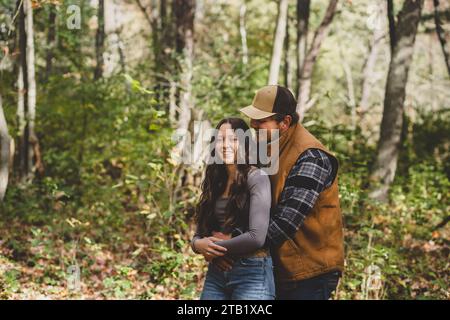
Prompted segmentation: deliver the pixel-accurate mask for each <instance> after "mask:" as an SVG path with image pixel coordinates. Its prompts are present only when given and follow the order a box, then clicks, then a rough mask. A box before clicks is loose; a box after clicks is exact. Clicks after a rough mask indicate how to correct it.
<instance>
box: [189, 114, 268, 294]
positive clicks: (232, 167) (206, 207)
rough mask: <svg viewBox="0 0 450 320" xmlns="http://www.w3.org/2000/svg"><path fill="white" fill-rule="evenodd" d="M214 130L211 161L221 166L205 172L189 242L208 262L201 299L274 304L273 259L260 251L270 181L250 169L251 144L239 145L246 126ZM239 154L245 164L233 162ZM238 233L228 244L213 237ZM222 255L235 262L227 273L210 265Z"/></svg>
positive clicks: (238, 122)
mask: <svg viewBox="0 0 450 320" xmlns="http://www.w3.org/2000/svg"><path fill="white" fill-rule="evenodd" d="M216 129H217V130H218V133H217V137H216V141H214V142H215V145H214V148H213V149H212V154H211V156H212V157H215V158H216V159H217V157H216V156H217V155H218V156H219V157H218V158H219V159H220V160H222V161H216V162H220V163H212V164H209V165H208V166H207V168H206V174H205V178H204V181H203V183H202V195H201V198H200V202H199V204H198V206H197V211H196V222H197V232H196V234H195V236H194V237H193V239H192V241H191V246H192V249H193V251H194V252H196V253H198V254H202V255H203V256H204V257H205V259H206V260H207V261H208V262H210V263H209V266H208V272H207V274H206V278H205V283H204V287H203V291H202V294H201V297H200V299H202V300H244V299H245V300H248V299H252V300H272V299H274V298H275V285H274V277H273V266H272V258H271V257H270V253H269V250H268V248H266V247H264V242H265V238H266V234H267V229H268V225H269V218H270V203H271V190H270V180H269V178H268V176H267V175H266V174H265V173H264V172H263V171H262V170H260V169H258V168H257V167H255V166H251V165H250V164H249V161H248V159H249V141H248V140H246V141H245V143H244V144H245V145H240V144H239V141H240V140H239V139H238V137H237V135H236V130H238V129H241V130H242V131H240V132H246V131H247V130H249V127H248V126H247V124H246V123H245V121H244V120H242V119H239V118H227V119H224V120H222V121H220V122H219V124H218V125H217V127H216ZM241 140H242V139H241ZM242 151H244V155H245V160H246V161H245V163H244V164H240V163H241V162H242V161H239V162H238V161H237V159H238V154H242V153H241V152H242ZM237 229H239V230H242V231H245V232H244V233H242V234H240V235H238V236H236V237H233V238H231V239H227V240H223V239H219V238H216V237H212V236H211V235H212V233H213V232H221V233H222V234H231V233H232V232H233V230H237ZM225 254H226V255H227V256H229V257H231V258H232V259H233V261H234V264H233V268H232V269H231V270H230V271H221V270H220V269H219V268H218V267H217V266H216V265H215V264H214V259H217V258H220V257H222V256H224V255H225ZM211 262H212V263H211Z"/></svg>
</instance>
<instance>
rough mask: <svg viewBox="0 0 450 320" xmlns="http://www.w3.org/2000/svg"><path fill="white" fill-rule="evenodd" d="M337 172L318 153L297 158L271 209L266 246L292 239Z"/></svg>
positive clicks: (321, 153) (329, 162) (315, 151)
mask: <svg viewBox="0 0 450 320" xmlns="http://www.w3.org/2000/svg"><path fill="white" fill-rule="evenodd" d="M333 163H334V162H333ZM336 172H337V168H334V167H333V165H332V163H331V161H330V158H329V156H328V155H327V154H326V153H325V152H323V151H321V150H319V149H308V150H306V151H305V152H304V153H302V154H301V155H300V157H299V158H298V160H297V162H296V163H295V165H294V166H293V168H292V169H291V171H290V172H289V175H288V178H287V179H286V183H285V185H284V189H283V191H282V193H281V196H280V200H279V202H278V205H277V206H276V207H275V208H274V212H273V215H272V217H271V220H270V224H269V230H268V233H267V238H266V244H268V245H270V246H276V245H280V244H281V243H283V242H284V241H286V240H288V239H291V238H292V237H293V236H294V235H295V233H296V232H297V230H298V229H299V228H300V227H301V226H302V224H303V222H304V220H305V218H306V216H307V215H308V213H309V212H310V211H311V209H312V208H313V207H314V204H315V203H316V200H317V198H318V197H319V194H320V193H321V192H322V191H323V190H324V189H325V188H327V187H329V186H330V185H331V184H332V182H333V181H334V178H335V176H336Z"/></svg>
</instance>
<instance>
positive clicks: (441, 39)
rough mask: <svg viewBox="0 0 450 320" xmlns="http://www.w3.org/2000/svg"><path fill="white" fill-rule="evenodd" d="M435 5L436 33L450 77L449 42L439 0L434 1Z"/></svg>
mask: <svg viewBox="0 0 450 320" xmlns="http://www.w3.org/2000/svg"><path fill="white" fill-rule="evenodd" d="M433 3H434V22H435V24H436V33H437V35H438V38H439V42H440V43H441V47H442V53H443V54H444V60H445V65H446V66H447V72H448V75H449V76H450V52H449V48H448V45H447V40H446V39H445V38H446V36H445V32H444V29H443V28H442V21H441V19H440V17H439V0H433Z"/></svg>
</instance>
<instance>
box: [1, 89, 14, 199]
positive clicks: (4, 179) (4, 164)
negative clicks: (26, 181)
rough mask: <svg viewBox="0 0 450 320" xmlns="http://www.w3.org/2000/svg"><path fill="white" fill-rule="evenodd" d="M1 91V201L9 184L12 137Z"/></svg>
mask: <svg viewBox="0 0 450 320" xmlns="http://www.w3.org/2000/svg"><path fill="white" fill-rule="evenodd" d="M2 102H3V101H2V96H1V93H0V201H3V199H4V197H5V193H6V188H7V186H8V176H9V162H10V150H11V137H10V136H9V132H8V125H7V123H6V118H5V113H4V112H3V103H2Z"/></svg>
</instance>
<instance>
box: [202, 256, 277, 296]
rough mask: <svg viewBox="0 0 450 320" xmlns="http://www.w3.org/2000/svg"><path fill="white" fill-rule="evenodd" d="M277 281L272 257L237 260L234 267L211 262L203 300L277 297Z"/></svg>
mask: <svg viewBox="0 0 450 320" xmlns="http://www.w3.org/2000/svg"><path fill="white" fill-rule="evenodd" d="M273 299H275V281H274V277H273V265H272V258H271V257H249V258H240V259H237V260H236V261H234V264H233V268H232V269H231V270H230V271H220V270H219V269H218V268H217V266H215V265H214V264H213V263H210V264H209V267H208V272H207V273H206V278H205V284H204V286H203V291H202V294H201V296H200V300H273Z"/></svg>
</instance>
